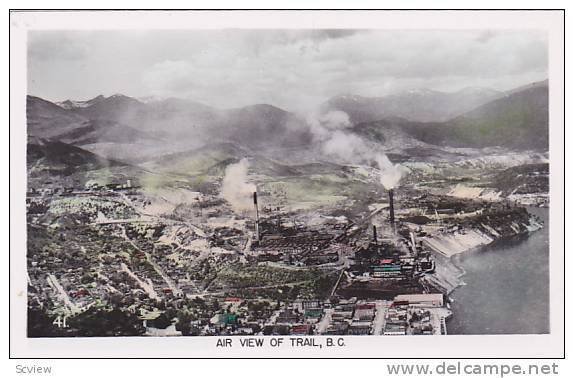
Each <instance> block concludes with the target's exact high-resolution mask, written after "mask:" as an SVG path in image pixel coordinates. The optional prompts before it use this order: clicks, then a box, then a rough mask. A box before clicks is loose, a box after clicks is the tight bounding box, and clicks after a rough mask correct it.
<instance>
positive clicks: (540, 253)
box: [437, 208, 549, 334]
mask: <svg viewBox="0 0 574 378" xmlns="http://www.w3.org/2000/svg"><path fill="white" fill-rule="evenodd" d="M528 211H529V212H531V213H532V214H533V215H535V216H537V217H538V218H539V219H540V220H541V223H542V224H544V225H545V227H544V228H543V229H541V230H539V231H537V232H529V233H528V234H525V235H522V236H516V237H511V238H504V239H499V240H497V241H495V242H494V243H492V244H490V245H488V246H484V247H481V248H477V249H474V250H472V251H469V252H468V253H463V254H457V255H455V256H453V257H452V258H450V259H449V260H450V264H451V265H453V266H455V268H454V269H456V271H458V272H459V274H460V275H459V276H458V279H459V286H457V287H456V288H454V289H452V290H450V291H449V293H450V298H451V299H452V303H451V308H452V310H453V313H454V315H453V317H452V318H451V319H450V320H449V322H448V330H449V334H544V333H548V332H549V270H548V255H549V244H548V229H549V225H548V209H547V208H529V209H528ZM437 265H438V264H437ZM448 265H449V263H447V264H446V266H448ZM447 269H451V270H452V269H453V268H447ZM450 287H451V286H449V288H450Z"/></svg>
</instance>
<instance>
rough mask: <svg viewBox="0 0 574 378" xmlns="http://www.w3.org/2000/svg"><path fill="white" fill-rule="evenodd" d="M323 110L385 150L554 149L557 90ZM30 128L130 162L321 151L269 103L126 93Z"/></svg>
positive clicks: (32, 115) (32, 110) (398, 98)
mask: <svg viewBox="0 0 574 378" xmlns="http://www.w3.org/2000/svg"><path fill="white" fill-rule="evenodd" d="M321 110H322V111H323V112H329V111H333V110H338V111H344V112H345V113H347V114H348V116H349V119H350V121H351V123H352V124H353V125H352V127H351V128H349V129H348V130H349V132H351V133H354V134H356V135H360V136H363V137H364V138H366V139H368V140H370V141H373V142H375V143H379V144H381V145H385V144H388V143H390V142H391V141H390V140H389V139H390V137H389V135H395V134H396V135H398V134H400V135H401V136H402V138H411V139H412V140H413V141H418V143H426V144H430V145H434V146H437V147H439V148H440V147H444V146H447V147H490V146H502V147H507V148H512V149H516V150H529V149H537V150H544V151H546V150H548V81H542V82H537V83H532V84H529V85H527V86H523V87H520V88H516V89H515V90H512V91H508V92H498V91H494V90H490V89H483V88H467V89H464V90H461V91H458V92H454V93H444V92H438V91H432V90H426V89H425V90H416V91H408V92H403V93H399V94H394V95H390V96H385V97H374V98H368V97H361V96H356V95H345V96H337V97H333V98H331V99H329V100H328V101H326V102H325V103H324V104H323V105H322V106H321ZM27 123H28V135H29V136H30V137H32V138H30V139H29V141H30V142H29V143H30V144H32V145H33V144H34V140H46V141H51V142H60V143H65V144H70V145H74V146H76V147H80V148H83V149H86V150H87V151H91V152H92V153H96V154H99V155H102V156H103V157H105V158H107V159H111V160H122V161H127V162H130V163H139V162H140V161H141V160H142V159H143V160H146V159H149V158H150V157H151V158H153V157H154V156H155V155H158V154H159V155H165V154H167V153H174V152H177V151H178V150H177V149H175V146H176V145H180V146H181V147H180V148H179V151H185V150H186V149H187V150H190V149H193V148H198V147H201V146H202V145H205V144H209V143H214V142H232V143H236V144H238V145H240V146H245V147H247V148H250V149H257V150H266V149H274V148H277V147H281V148H284V149H288V148H299V149H305V148H307V149H309V150H312V149H314V148H315V147H314V146H313V145H312V141H313V134H312V133H311V130H310V128H309V126H308V125H307V123H306V121H305V119H304V118H303V117H300V116H298V115H296V114H294V113H291V112H289V111H286V110H283V109H280V108H278V107H275V106H273V105H269V104H256V105H251V106H246V107H242V108H236V109H218V108H214V107H211V106H208V105H204V104H201V103H197V102H193V101H190V100H184V99H177V98H168V99H157V100H156V99H150V100H149V101H145V102H144V101H140V100H138V99H135V98H132V97H128V96H124V95H121V94H117V95H113V96H109V97H104V96H97V97H95V98H93V99H91V100H88V101H74V100H66V101H63V102H60V103H52V102H50V101H47V100H44V99H41V98H39V97H34V96H28V97H27ZM37 138H39V139H37ZM170 148H171V150H170ZM148 150H150V151H151V152H149V153H147V154H146V153H145V152H146V151H148ZM135 152H137V154H135Z"/></svg>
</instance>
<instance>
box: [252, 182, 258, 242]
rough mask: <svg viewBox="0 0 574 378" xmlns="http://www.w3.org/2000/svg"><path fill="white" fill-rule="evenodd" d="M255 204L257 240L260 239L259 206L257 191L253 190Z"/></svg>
mask: <svg viewBox="0 0 574 378" xmlns="http://www.w3.org/2000/svg"><path fill="white" fill-rule="evenodd" d="M253 205H254V206H255V240H257V241H259V206H257V192H253Z"/></svg>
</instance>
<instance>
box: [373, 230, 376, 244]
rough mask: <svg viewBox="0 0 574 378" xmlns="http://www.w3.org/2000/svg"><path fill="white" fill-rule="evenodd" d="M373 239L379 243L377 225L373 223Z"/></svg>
mask: <svg viewBox="0 0 574 378" xmlns="http://www.w3.org/2000/svg"><path fill="white" fill-rule="evenodd" d="M373 241H374V242H375V244H377V226H375V225H373Z"/></svg>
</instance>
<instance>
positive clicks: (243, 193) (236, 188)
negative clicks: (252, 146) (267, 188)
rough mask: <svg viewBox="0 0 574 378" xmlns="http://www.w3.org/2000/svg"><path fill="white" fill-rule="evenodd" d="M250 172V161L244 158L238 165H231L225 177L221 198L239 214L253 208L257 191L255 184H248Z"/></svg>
mask: <svg viewBox="0 0 574 378" xmlns="http://www.w3.org/2000/svg"><path fill="white" fill-rule="evenodd" d="M248 170H249V161H248V160H247V159H246V158H243V159H241V160H240V161H239V162H238V163H235V164H230V165H229V166H228V167H227V168H226V169H225V177H223V184H222V187H221V196H222V197H223V198H224V199H225V200H226V201H227V202H229V203H230V204H231V207H232V208H233V210H234V211H236V212H238V213H242V212H245V211H247V210H251V209H252V208H253V192H255V191H257V187H256V186H255V184H252V183H250V182H248V179H247V172H248Z"/></svg>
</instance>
